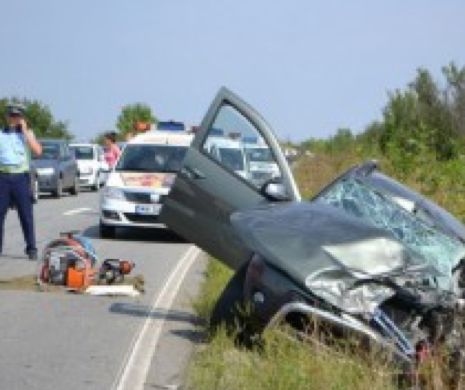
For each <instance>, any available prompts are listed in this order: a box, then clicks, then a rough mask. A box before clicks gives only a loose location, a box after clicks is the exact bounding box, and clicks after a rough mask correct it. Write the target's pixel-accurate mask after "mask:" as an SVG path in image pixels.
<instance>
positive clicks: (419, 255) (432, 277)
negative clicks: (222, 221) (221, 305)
mask: <svg viewBox="0 0 465 390" xmlns="http://www.w3.org/2000/svg"><path fill="white" fill-rule="evenodd" d="M412 219H414V218H412ZM231 223H232V225H233V228H234V230H235V232H236V233H237V234H238V236H239V237H240V238H241V239H242V240H243V242H244V244H245V245H246V246H247V247H248V248H249V249H250V250H252V251H253V252H255V253H258V254H260V255H262V256H263V257H264V258H265V259H266V260H267V262H269V263H270V264H271V265H273V266H274V267H276V268H278V269H280V270H281V271H282V272H284V273H285V274H287V275H288V276H289V277H290V278H292V279H293V280H294V281H295V282H296V283H298V284H299V285H300V286H301V287H302V288H304V289H307V290H308V291H310V292H311V293H313V294H315V295H316V296H319V297H320V298H322V299H325V300H326V301H328V302H329V303H331V304H333V305H334V306H336V307H338V308H340V309H342V310H344V311H347V312H350V313H359V314H363V313H369V314H373V313H374V311H375V309H376V308H377V307H378V306H379V305H380V304H381V303H382V302H384V301H385V300H387V299H389V298H390V297H391V296H393V295H394V294H395V289H394V288H393V285H398V286H402V285H405V284H406V283H410V284H415V283H420V284H421V285H425V284H429V285H430V286H431V288H433V289H438V290H439V289H441V290H444V289H446V290H452V289H453V283H452V277H451V271H450V270H451V268H452V266H450V267H448V268H447V270H448V271H447V270H445V269H444V268H443V267H438V264H443V263H447V262H449V263H451V264H455V263H457V262H458V261H459V259H460V258H461V257H463V255H464V254H465V250H464V247H463V245H462V244H461V243H460V242H458V241H456V240H454V239H452V238H450V237H448V236H445V235H444V234H443V233H441V232H438V231H436V230H434V229H431V228H429V227H427V226H426V225H424V224H422V225H420V227H418V226H417V229H418V231H417V232H416V234H419V235H425V237H427V238H428V243H429V248H430V250H427V251H423V252H419V251H418V250H417V249H418V248H417V247H416V246H415V245H410V241H405V242H403V241H402V240H399V238H398V237H396V235H394V234H393V232H392V229H391V230H390V229H386V227H385V226H384V227H382V228H381V227H377V226H375V225H374V224H372V223H369V222H368V221H367V220H364V219H363V218H360V217H358V216H354V215H350V214H349V213H347V212H346V211H345V210H343V209H341V208H338V207H334V206H332V205H330V204H328V203H325V202H324V201H314V202H293V203H288V204H281V205H268V206H263V207H259V208H255V209H249V210H243V211H239V212H236V213H233V214H232V215H231ZM396 227H397V225H396ZM401 228H403V227H402V226H401ZM404 228H405V229H407V230H408V229H409V226H408V225H407V226H404ZM451 243H452V244H451ZM447 272H448V273H447ZM438 280H442V283H441V286H440V285H439V284H438V283H437V281H438Z"/></svg>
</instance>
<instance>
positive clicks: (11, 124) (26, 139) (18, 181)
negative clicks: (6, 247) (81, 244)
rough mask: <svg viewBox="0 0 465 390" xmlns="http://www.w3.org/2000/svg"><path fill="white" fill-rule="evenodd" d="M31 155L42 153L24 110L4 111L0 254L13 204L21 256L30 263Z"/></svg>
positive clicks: (32, 248) (10, 108)
mask: <svg viewBox="0 0 465 390" xmlns="http://www.w3.org/2000/svg"><path fill="white" fill-rule="evenodd" d="M31 152H32V153H34V154H35V155H40V154H41V153H42V145H41V144H40V143H39V142H38V141H37V140H36V138H35V136H34V133H33V132H32V130H30V129H29V128H28V126H27V123H26V120H25V118H24V107H23V106H22V105H20V104H11V105H9V106H8V107H7V126H6V127H5V128H3V129H0V254H1V253H2V249H3V235H4V225H5V217H6V214H7V212H8V208H9V206H10V205H11V204H14V205H15V206H16V208H17V210H18V216H19V220H20V222H21V228H22V230H23V234H24V239H25V241H26V250H25V253H26V255H27V256H28V257H29V259H30V260H36V259H37V247H36V239H35V232H34V216H33V210H32V189H31V180H30V177H29V169H30V168H29V166H30V160H31Z"/></svg>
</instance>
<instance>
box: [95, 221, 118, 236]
mask: <svg viewBox="0 0 465 390" xmlns="http://www.w3.org/2000/svg"><path fill="white" fill-rule="evenodd" d="M99 232H100V237H101V238H115V236H116V227H114V226H108V225H105V224H103V223H102V222H100V226H99Z"/></svg>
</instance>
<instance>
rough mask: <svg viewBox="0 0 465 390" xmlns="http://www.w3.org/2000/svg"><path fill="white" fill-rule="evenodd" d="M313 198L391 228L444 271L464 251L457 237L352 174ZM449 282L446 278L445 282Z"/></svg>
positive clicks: (402, 240)
mask: <svg viewBox="0 0 465 390" xmlns="http://www.w3.org/2000/svg"><path fill="white" fill-rule="evenodd" d="M316 200H318V201H323V202H325V203H327V204H330V205H332V206H335V207H338V208H340V209H343V210H344V211H346V212H347V213H348V214H350V215H352V216H354V217H357V218H361V219H363V220H364V221H366V222H368V223H369V224H371V225H374V226H376V227H378V228H381V229H385V230H387V231H389V232H391V234H392V235H393V236H394V237H395V238H396V239H398V240H399V241H401V242H403V243H404V244H405V245H406V246H407V247H408V248H410V249H411V250H413V251H414V252H416V253H418V254H420V255H422V256H423V257H424V258H425V259H427V260H428V262H429V264H430V265H432V266H434V267H435V268H436V269H437V270H439V271H440V272H441V273H442V274H443V275H451V274H452V269H453V268H455V267H456V265H457V263H458V261H460V259H461V258H462V257H463V256H464V255H465V246H464V245H463V244H462V243H461V242H460V241H459V240H457V239H455V238H453V237H451V236H449V235H446V234H444V233H442V232H440V231H438V230H436V229H434V228H433V227H431V226H429V225H428V224H426V223H424V222H423V221H422V220H421V219H419V218H417V217H416V216H415V215H414V214H412V213H410V212H408V211H407V210H405V208H404V207H402V206H400V205H399V204H398V203H397V202H396V201H394V200H392V199H391V198H389V197H388V196H386V195H385V194H383V193H381V192H379V190H377V189H376V188H374V187H372V186H371V185H370V184H368V183H365V182H362V181H360V180H357V179H355V178H346V179H343V180H340V181H338V182H336V183H334V184H333V185H332V186H331V187H329V188H327V189H326V190H325V191H324V192H323V193H322V194H320V195H319V196H318V197H317V198H316ZM438 279H441V278H438ZM439 282H440V283H441V282H442V281H441V280H440V281H439ZM448 282H449V280H447V278H446V282H445V283H448Z"/></svg>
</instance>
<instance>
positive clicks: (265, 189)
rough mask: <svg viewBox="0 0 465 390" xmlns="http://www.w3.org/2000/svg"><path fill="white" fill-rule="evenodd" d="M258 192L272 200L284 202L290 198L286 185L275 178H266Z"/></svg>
mask: <svg viewBox="0 0 465 390" xmlns="http://www.w3.org/2000/svg"><path fill="white" fill-rule="evenodd" d="M260 193H261V194H262V195H263V196H265V197H266V198H267V199H269V200H271V201H274V202H284V201H288V200H290V199H289V195H288V193H287V189H286V186H285V185H284V184H283V183H282V182H281V181H278V180H276V179H271V180H268V181H267V182H266V183H265V184H263V186H262V188H261V190H260Z"/></svg>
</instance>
